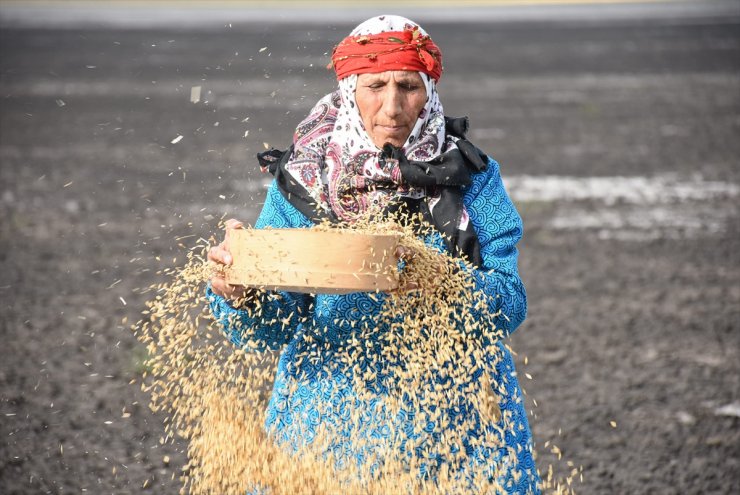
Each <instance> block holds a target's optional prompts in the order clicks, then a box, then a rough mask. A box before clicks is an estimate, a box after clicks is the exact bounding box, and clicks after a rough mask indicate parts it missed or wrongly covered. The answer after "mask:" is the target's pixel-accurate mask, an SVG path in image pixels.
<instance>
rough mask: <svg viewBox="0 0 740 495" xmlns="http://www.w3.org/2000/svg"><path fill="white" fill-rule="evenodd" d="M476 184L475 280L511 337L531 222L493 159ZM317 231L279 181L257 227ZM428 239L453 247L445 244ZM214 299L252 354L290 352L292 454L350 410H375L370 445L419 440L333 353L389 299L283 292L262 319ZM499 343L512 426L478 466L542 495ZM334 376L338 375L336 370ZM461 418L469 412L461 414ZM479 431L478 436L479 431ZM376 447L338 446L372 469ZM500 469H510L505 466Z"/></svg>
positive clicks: (276, 409) (279, 384) (503, 397)
mask: <svg viewBox="0 0 740 495" xmlns="http://www.w3.org/2000/svg"><path fill="white" fill-rule="evenodd" d="M472 179H473V181H472V184H471V185H469V186H468V187H467V188H466V190H465V195H464V204H465V206H466V208H467V211H468V213H469V215H470V221H472V222H473V225H474V227H475V229H476V232H477V234H478V238H479V240H480V245H481V254H482V258H483V265H482V266H481V267H480V268H478V269H473V276H474V279H475V281H476V288H477V290H478V291H482V293H483V294H485V297H486V301H487V303H488V305H489V309H490V310H491V314H494V313H496V312H497V311H500V312H499V316H497V317H496V321H495V325H496V328H498V329H500V330H502V331H503V333H504V335H505V336H506V335H508V334H510V333H511V332H513V331H514V330H515V329H516V328H517V327H518V326H519V325H520V323H521V322H522V321H523V320H524V318H525V316H526V313H527V299H526V293H525V290H524V286H523V285H522V282H521V280H520V278H519V275H518V270H517V249H516V244H517V242H518V241H519V239H520V238H521V236H522V222H521V218H520V217H519V214H518V213H517V211H516V209H515V208H514V205H513V204H512V202H511V200H510V199H509V197H508V195H507V193H506V191H505V189H504V187H503V183H502V181H501V177H500V173H499V166H498V163H496V162H495V161H494V160H492V159H489V166H488V169H487V170H486V171H484V172H481V173H478V174H475V175H474V176H473V177H472ZM312 225H313V224H312V222H311V221H310V220H309V219H308V218H306V217H305V216H304V215H303V214H302V213H300V212H299V211H298V210H296V209H295V208H294V207H293V206H292V205H291V204H290V203H289V202H288V201H287V200H286V199H285V198H284V197H283V196H282V194H281V193H280V191H279V190H278V188H277V186H276V184H275V183H273V184H272V186H271V187H270V188H269V190H268V192H267V198H266V201H265V205H264V208H263V210H262V213H261V214H260V216H259V219H258V221H257V223H256V225H255V228H265V227H272V228H310V227H311V226H312ZM427 242H428V243H429V244H432V245H435V246H436V247H438V248H439V249H445V248H444V242H443V241H442V239H441V237H437V238H435V239H428V240H427ZM207 296H208V301H209V303H210V307H211V310H212V312H213V314H214V316H215V317H216V319H217V320H218V321H220V322H221V323H222V324H223V326H224V330H225V332H226V334H227V336H228V337H229V339H230V340H231V341H232V342H233V343H234V344H235V345H237V346H244V345H245V344H247V342H245V341H244V338H245V336H244V333H243V332H242V330H241V329H242V328H245V326H251V327H252V328H253V332H250V333H249V339H250V342H249V346H250V348H256V349H258V350H259V349H272V350H279V349H282V354H281V355H280V359H279V362H278V368H277V373H276V377H275V384H274V388H273V392H272V396H271V399H270V402H269V404H268V410H267V419H266V425H265V426H266V429H267V431H268V432H270V434H271V435H272V436H273V438H275V440H276V441H277V442H279V443H282V444H284V445H287V446H289V447H292V448H298V447H300V446H302V445H305V444H308V443H311V442H312V440H313V436H314V434H315V431H316V429H317V427H318V425H319V424H320V423H321V422H325V423H330V424H332V425H333V426H336V427H337V428H339V429H340V430H341V429H342V428H343V426H342V425H343V424H344V423H346V424H350V422H348V421H347V419H348V418H349V415H350V411H351V410H355V411H356V410H357V409H358V408H359V409H360V410H361V411H363V410H366V411H367V415H366V417H363V421H362V422H361V424H360V425H359V426H358V425H356V424H355V425H354V427H357V428H363V431H362V433H361V434H362V435H363V436H364V438H365V439H367V438H368V437H369V438H378V439H387V438H391V437H393V438H399V436H400V437H403V436H404V435H407V436H408V437H409V438H411V437H412V436H413V432H411V431H409V430H410V428H408V427H407V423H408V422H405V421H404V419H405V418H404V417H403V414H401V415H400V416H399V417H396V418H392V419H391V420H389V419H388V418H383V419H382V420H380V418H376V417H374V415H376V414H379V412H378V411H381V413H382V408H380V409H379V408H378V407H376V406H377V405H376V404H368V403H361V402H360V401H358V400H357V399H356V397H353V395H352V392H351V389H352V386H351V377H352V376H353V373H356V372H357V364H358V363H353V365H349V364H346V363H341V362H339V361H336V362H335V360H334V359H333V358H334V353H333V352H332V349H334V348H336V347H337V346H339V345H341V342H342V341H343V340H344V339H348V338H352V336H353V335H355V334H356V333H357V332H360V331H361V330H359V329H358V327H359V326H360V325H357V326H355V325H353V322H357V321H360V320H361V319H363V318H365V319H364V320H363V321H367V315H372V314H377V313H379V312H380V309H381V306H382V304H383V297H377V295H376V294H372V293H370V294H368V293H363V292H356V293H351V294H345V295H331V294H316V295H315V296H311V295H306V294H298V293H288V292H278V293H275V294H274V295H273V296H272V297H268V298H267V299H266V300H265V301H264V302H263V306H262V307H263V314H262V318H261V319H260V321H259V322H255V321H253V320H252V319H250V318H251V317H250V315H249V314H248V313H247V312H245V311H242V310H238V309H234V308H233V307H232V306H231V305H230V304H229V303H228V301H226V300H225V299H224V298H222V297H220V296H218V295H216V294H214V293H213V292H212V291H211V290H210V288H209V289H208V293H207ZM462 304H464V303H462ZM466 309H468V308H466ZM286 318H288V319H287V320H286ZM317 345H320V346H323V349H322V352H321V353H318V355H319V356H320V362H316V360H313V361H311V360H308V359H301V358H300V356H303V355H306V354H307V353H309V352H310V350H311V348H312V347H315V346H317ZM495 345H496V346H497V351H498V356H497V358H496V359H495V360H494V359H492V360H491V363H490V365H489V366H488V369H487V372H488V374H489V381H490V383H491V384H493V385H492V386H494V387H495V388H496V394H497V395H498V397H499V399H500V403H499V406H500V408H501V413H502V417H506V418H508V421H507V427H506V428H501V429H500V433H499V434H500V436H501V438H500V444H499V445H498V446H496V447H492V448H490V449H487V450H485V451H483V452H480V451H476V452H470V453H469V454H470V458H471V466H477V467H478V468H480V467H483V468H484V469H486V468H487V469H489V470H490V472H496V473H498V474H497V476H499V477H501V476H503V477H504V478H505V479H503V480H501V481H499V482H501V483H502V484H503V485H504V486H505V489H506V493H509V494H525V493H538V487H537V485H538V482H539V478H538V475H537V472H536V468H535V465H534V456H533V449H532V438H531V433H530V428H529V424H528V422H527V415H526V411H525V407H524V400H523V397H522V392H521V389H520V387H519V384H518V381H517V378H516V371H515V369H514V362H513V360H512V357H511V354H510V352H509V351H508V349H507V348H506V346H505V345H504V344H503V343H502V342H498V343H496V344H495ZM359 364H360V368H359V369H360V372H363V371H364V370H365V369H366V368H367V366H368V364H367V363H359ZM327 365H330V366H327ZM327 369H332V370H333V371H332V372H330V373H327V372H326V371H325V370H327ZM478 378H480V377H479V376H475V375H473V376H472V377H471V379H474V380H475V379H478ZM296 380H297V381H298V389H297V390H294V391H292V392H291V393H289V391H288V386H287V382H288V381H291V382H293V383H295V382H296ZM376 390H377V394H378V398H379V399H382V395H383V391H384V389H383V384H382V382H378V384H377V387H376ZM327 402H328V403H329V407H327ZM460 414H466V413H465V411H461V412H460ZM393 425H395V426H393ZM347 428H351V427H350V426H347ZM392 430H396V431H392ZM471 434H473V435H475V432H471ZM353 435H354V436H353ZM341 436H343V437H344V438H345V439H351V438H357V432H356V431H355V432H353V431H349V430H347V431H342V435H341ZM370 444H371V442H365V441H363V445H362V446H361V447H360V446H353V445H352V442H351V441H341V440H338V441H337V443H336V446H335V447H334V448H333V450H334V451H333V452H332V453H333V454H334V456H335V458H336V459H338V460H339V462H340V464H341V463H342V462H350V461H351V460H353V459H354V460H356V461H357V462H363V459H364V458H365V457H366V456H367V455H368V454H369V453H368V452H366V450H367V449H368V448H369V447H368V445H370ZM401 445H403V443H401ZM353 447H354V448H353ZM502 459H505V460H504V461H501V460H502ZM499 462H503V463H505V464H506V465H505V466H499V465H497V463H499ZM501 473H503V475H502V474H501ZM423 474H425V473H422V475H423Z"/></svg>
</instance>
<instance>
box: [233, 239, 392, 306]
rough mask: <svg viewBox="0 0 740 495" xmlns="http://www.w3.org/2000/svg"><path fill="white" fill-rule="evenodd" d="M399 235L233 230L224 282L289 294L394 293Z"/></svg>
mask: <svg viewBox="0 0 740 495" xmlns="http://www.w3.org/2000/svg"><path fill="white" fill-rule="evenodd" d="M399 238H400V235H399V234H396V233H389V234H361V233H357V232H352V231H343V230H336V231H325V230H315V229H235V230H230V231H229V232H228V239H229V250H230V252H231V255H232V258H233V263H232V265H231V267H230V268H229V269H227V271H226V281H227V282H228V283H230V284H240V285H246V286H249V287H259V288H264V289H270V290H283V291H289V292H305V293H329V294H346V293H349V292H371V291H373V292H374V291H388V290H392V289H395V288H397V287H398V267H397V258H396V256H395V251H396V248H397V246H398V241H399Z"/></svg>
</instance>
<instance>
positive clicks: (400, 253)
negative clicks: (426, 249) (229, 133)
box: [395, 246, 416, 261]
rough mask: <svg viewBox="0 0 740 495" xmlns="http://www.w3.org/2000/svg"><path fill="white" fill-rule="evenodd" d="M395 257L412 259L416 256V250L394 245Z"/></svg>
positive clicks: (406, 259) (405, 259)
mask: <svg viewBox="0 0 740 495" xmlns="http://www.w3.org/2000/svg"><path fill="white" fill-rule="evenodd" d="M395 254H396V258H398V259H399V260H404V261H408V260H413V259H414V258H415V257H416V251H415V250H413V249H409V248H407V247H404V246H398V247H396V253H395Z"/></svg>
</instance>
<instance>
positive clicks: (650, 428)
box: [0, 17, 740, 494]
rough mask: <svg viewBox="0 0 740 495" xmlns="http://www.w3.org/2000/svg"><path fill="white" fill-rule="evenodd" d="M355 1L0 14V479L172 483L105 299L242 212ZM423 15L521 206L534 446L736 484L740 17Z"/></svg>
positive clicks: (452, 101) (133, 360)
mask: <svg viewBox="0 0 740 495" xmlns="http://www.w3.org/2000/svg"><path fill="white" fill-rule="evenodd" d="M350 24H353V23H347V24H346V25H345V24H343V25H331V26H329V27H327V26H326V25H324V26H313V25H311V26H305V25H303V26H301V25H288V24H280V25H269V24H268V25H265V24H260V25H257V24H254V25H248V24H241V25H233V26H232V27H231V28H229V27H226V26H225V27H223V28H221V29H214V30H208V31H194V30H188V31H180V30H177V29H171V30H161V29H159V30H149V31H146V30H123V29H99V30H96V29H92V28H89V29H44V30H33V29H12V28H6V29H3V30H2V31H0V111H1V112H2V114H1V117H0V195H1V196H0V239H1V241H0V242H1V243H2V244H1V246H0V247H1V249H0V260H1V262H2V270H0V301H1V302H0V304H1V305H2V306H1V307H2V310H1V313H0V335H2V337H3V339H2V340H3V350H2V365H1V366H0V418H1V419H0V438H1V440H0V493H5V494H15V493H80V492H87V493H140V492H145V491H148V492H151V493H162V494H164V493H177V489H178V483H177V481H176V480H175V481H171V477H172V476H173V474H175V473H176V472H177V470H178V469H179V468H180V467H181V466H182V463H183V460H184V459H183V455H182V452H181V451H182V445H178V444H176V445H169V444H166V445H160V441H159V440H160V435H161V432H162V425H161V420H162V418H161V417H159V416H157V415H153V414H152V413H151V412H149V410H148V409H147V406H146V402H147V398H146V396H145V395H143V394H142V393H141V392H139V390H138V387H137V386H136V385H130V384H129V382H130V381H131V380H134V379H138V378H139V377H140V374H141V372H142V370H143V366H142V358H143V356H144V352H143V349H142V348H141V347H140V346H139V345H138V344H137V343H136V340H135V339H134V337H133V335H132V334H131V333H130V332H129V330H128V329H127V326H126V325H122V323H121V320H122V318H124V317H127V318H128V319H129V321H133V320H135V319H136V318H137V316H138V314H139V313H140V311H141V310H142V309H143V304H144V301H145V299H146V297H145V296H144V295H142V294H141V293H140V292H141V289H142V288H144V287H147V286H148V285H150V284H152V283H153V282H156V281H159V280H161V279H160V277H159V276H157V275H156V271H157V270H159V269H160V268H162V267H163V266H171V265H172V264H173V258H175V257H177V259H178V263H179V262H181V261H182V259H183V254H184V252H185V250H184V249H183V248H182V247H178V241H177V240H176V239H177V238H179V237H182V236H190V237H186V238H183V239H181V241H180V242H181V243H182V244H183V245H185V246H191V245H193V244H194V243H195V241H196V240H197V239H198V238H200V237H208V236H209V235H210V234H211V233H213V232H214V231H215V230H216V225H217V220H218V218H220V217H221V216H222V215H224V214H227V215H229V216H239V217H241V218H244V219H246V220H248V221H251V220H254V218H255V215H256V212H257V210H258V208H259V203H260V201H261V197H262V194H263V183H264V180H265V178H264V177H262V176H261V175H259V174H258V172H257V170H256V166H255V160H254V159H253V158H252V157H253V154H254V153H255V152H257V151H259V150H261V149H262V146H263V144H262V143H263V142H268V143H270V144H275V145H278V146H284V145H285V144H286V143H287V142H288V140H289V137H290V134H291V132H292V128H293V126H294V125H295V124H296V123H297V122H298V121H299V120H300V119H301V117H302V116H303V115H304V113H305V112H306V111H307V110H308V108H309V107H310V106H311V105H312V103H313V102H314V101H315V100H316V99H317V97H318V96H320V95H322V94H324V93H325V92H327V91H329V90H330V89H331V87H332V84H333V82H332V77H331V74H330V73H328V72H327V71H326V70H325V69H324V68H323V67H324V66H325V65H326V63H327V57H326V56H325V55H324V53H325V52H326V51H328V50H330V47H331V46H332V44H333V43H335V42H336V41H338V39H339V38H340V37H341V36H342V35H343V34H345V33H346V32H348V31H349V29H350V27H351V26H350ZM426 27H427V29H428V30H429V31H430V32H431V33H432V35H433V36H434V38H435V40H436V41H437V43H438V44H439V45H440V46H441V47H442V48H443V50H444V51H445V55H446V56H447V58H446V61H445V67H446V70H447V73H446V75H445V77H444V78H443V82H442V87H441V91H442V97H443V102H444V103H445V105H446V108H447V111H448V113H449V114H453V115H460V114H468V115H470V117H471V119H472V122H473V126H474V129H475V131H474V133H473V138H474V141H475V142H476V143H477V144H478V145H479V146H480V147H482V148H484V149H485V150H487V151H488V152H489V153H491V154H492V155H493V156H495V157H496V158H497V159H498V160H499V161H500V162H501V164H502V169H503V173H504V176H505V180H507V181H508V182H509V183H510V190H511V192H512V195H513V196H514V197H515V199H516V200H517V204H518V206H519V208H520V210H521V212H522V214H523V217H524V221H525V229H526V236H525V239H524V241H523V242H522V244H521V258H520V259H521V272H522V276H523V278H524V280H525V283H526V285H527V288H528V291H529V297H530V299H529V300H530V314H529V317H528V319H527V321H526V322H525V323H524V324H523V326H522V327H521V328H520V329H519V330H518V331H517V334H516V335H515V336H514V338H513V343H512V344H513V345H514V347H515V349H516V350H517V351H518V352H519V363H520V364H519V366H520V374H522V375H523V373H524V372H528V373H530V374H531V375H532V376H533V380H532V381H529V380H527V379H526V378H524V379H523V381H524V385H525V386H526V389H527V392H528V396H529V398H530V407H531V409H532V410H533V415H534V417H533V419H532V425H533V429H534V433H535V438H536V440H537V443H538V448H539V449H540V450H541V451H542V452H543V454H544V452H546V450H547V449H546V448H545V442H547V441H552V442H554V443H555V444H557V445H558V446H559V447H560V448H561V449H562V450H563V452H564V456H565V458H567V459H569V460H571V461H573V462H574V463H575V464H576V465H583V467H584V471H585V478H584V483H583V484H582V485H581V488H580V492H582V493H607V494H608V493H630V494H631V493H726V494H731V493H740V474H738V473H740V419H739V418H738V414H740V413H738V409H740V263H739V262H740V254H738V253H740V235H739V234H740V214H739V212H738V196H740V194H739V193H738V187H740V163H739V161H740V139H738V135H739V134H740V62H738V61H740V18H734V17H730V18H724V19H684V20H670V19H668V20H662V21H653V22H647V21H621V22H606V21H604V22H596V21H592V22H589V23H585V24H584V23H576V22H573V23H569V22H565V21H561V22H559V23H557V24H545V23H515V24H494V25H491V24H469V25H465V26H464V29H461V28H460V26H459V25H455V24H454V23H453V24H430V23H427V24H426ZM461 31H462V33H464V35H461ZM263 47H266V49H265V50H263V51H261V50H260V49H261V48H263ZM197 85H200V86H202V88H203V98H204V100H205V101H202V102H200V103H198V104H192V103H190V102H189V96H190V88H191V87H192V86H197ZM247 117H248V118H249V119H248V120H245V119H246V118H247ZM246 131H249V134H248V136H246V137H245V132H246ZM179 135H182V136H183V138H182V140H181V141H179V142H178V143H176V144H172V143H171V142H172V141H173V139H175V138H176V137H177V136H179ZM551 176H556V177H551ZM617 176H624V177H626V178H627V179H624V180H622V179H616V178H615V177H617ZM548 177H550V179H549V181H548V180H546V179H547V178H548ZM564 177H565V179H564ZM598 178H601V182H599V180H598ZM528 181H529V182H528ZM532 181H534V182H532ZM527 184H530V186H527ZM531 184H534V186H531ZM568 184H570V185H571V186H572V187H571V188H569V186H568ZM661 184H663V186H661ZM666 184H667V185H666ZM528 187H529V189H528ZM532 187H534V189H532ZM537 187H540V189H537ZM661 187H662V189H661ZM543 188H544V189H543ZM585 190H588V191H587V192H588V194H585V195H582V196H577V194H578V193H579V192H583V191H585ZM528 191H529V193H528ZM532 191H534V192H532ZM656 191H657V192H656ZM545 193H547V194H545ZM158 256H159V257H160V258H159V260H160V261H158V260H157V258H156V257H158ZM525 356H526V358H527V360H528V363H529V364H528V365H527V366H524V360H525ZM531 399H535V400H536V402H537V407H535V405H534V402H533V401H532V400H531ZM127 413H130V416H129V415H127ZM610 421H614V422H616V428H613V427H612V426H611V425H610ZM559 432H560V433H559ZM166 456H168V457H169V462H166V461H165V457H166ZM550 460H551V458H550V457H548V456H545V455H543V456H542V459H541V466H542V467H545V466H546V464H547V463H548V462H550ZM175 477H176V475H175Z"/></svg>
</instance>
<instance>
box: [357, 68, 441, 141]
mask: <svg viewBox="0 0 740 495" xmlns="http://www.w3.org/2000/svg"><path fill="white" fill-rule="evenodd" d="M355 100H356V101H357V106H358V107H359V110H360V117H362V123H363V124H364V125H365V130H366V131H367V133H368V135H369V136H370V139H372V141H373V143H375V146H377V147H378V148H382V147H383V145H384V144H385V143H391V144H392V145H393V146H396V147H401V146H403V144H404V143H405V142H406V138H408V137H409V134H411V130H412V129H413V128H414V125H415V124H416V119H417V118H418V117H419V114H420V113H421V110H422V108H424V103H426V100H427V91H426V88H425V87H424V81H422V80H421V76H420V75H419V73H418V72H414V71H404V70H393V71H387V72H381V73H378V74H359V75H358V76H357V89H356V90H355Z"/></svg>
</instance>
